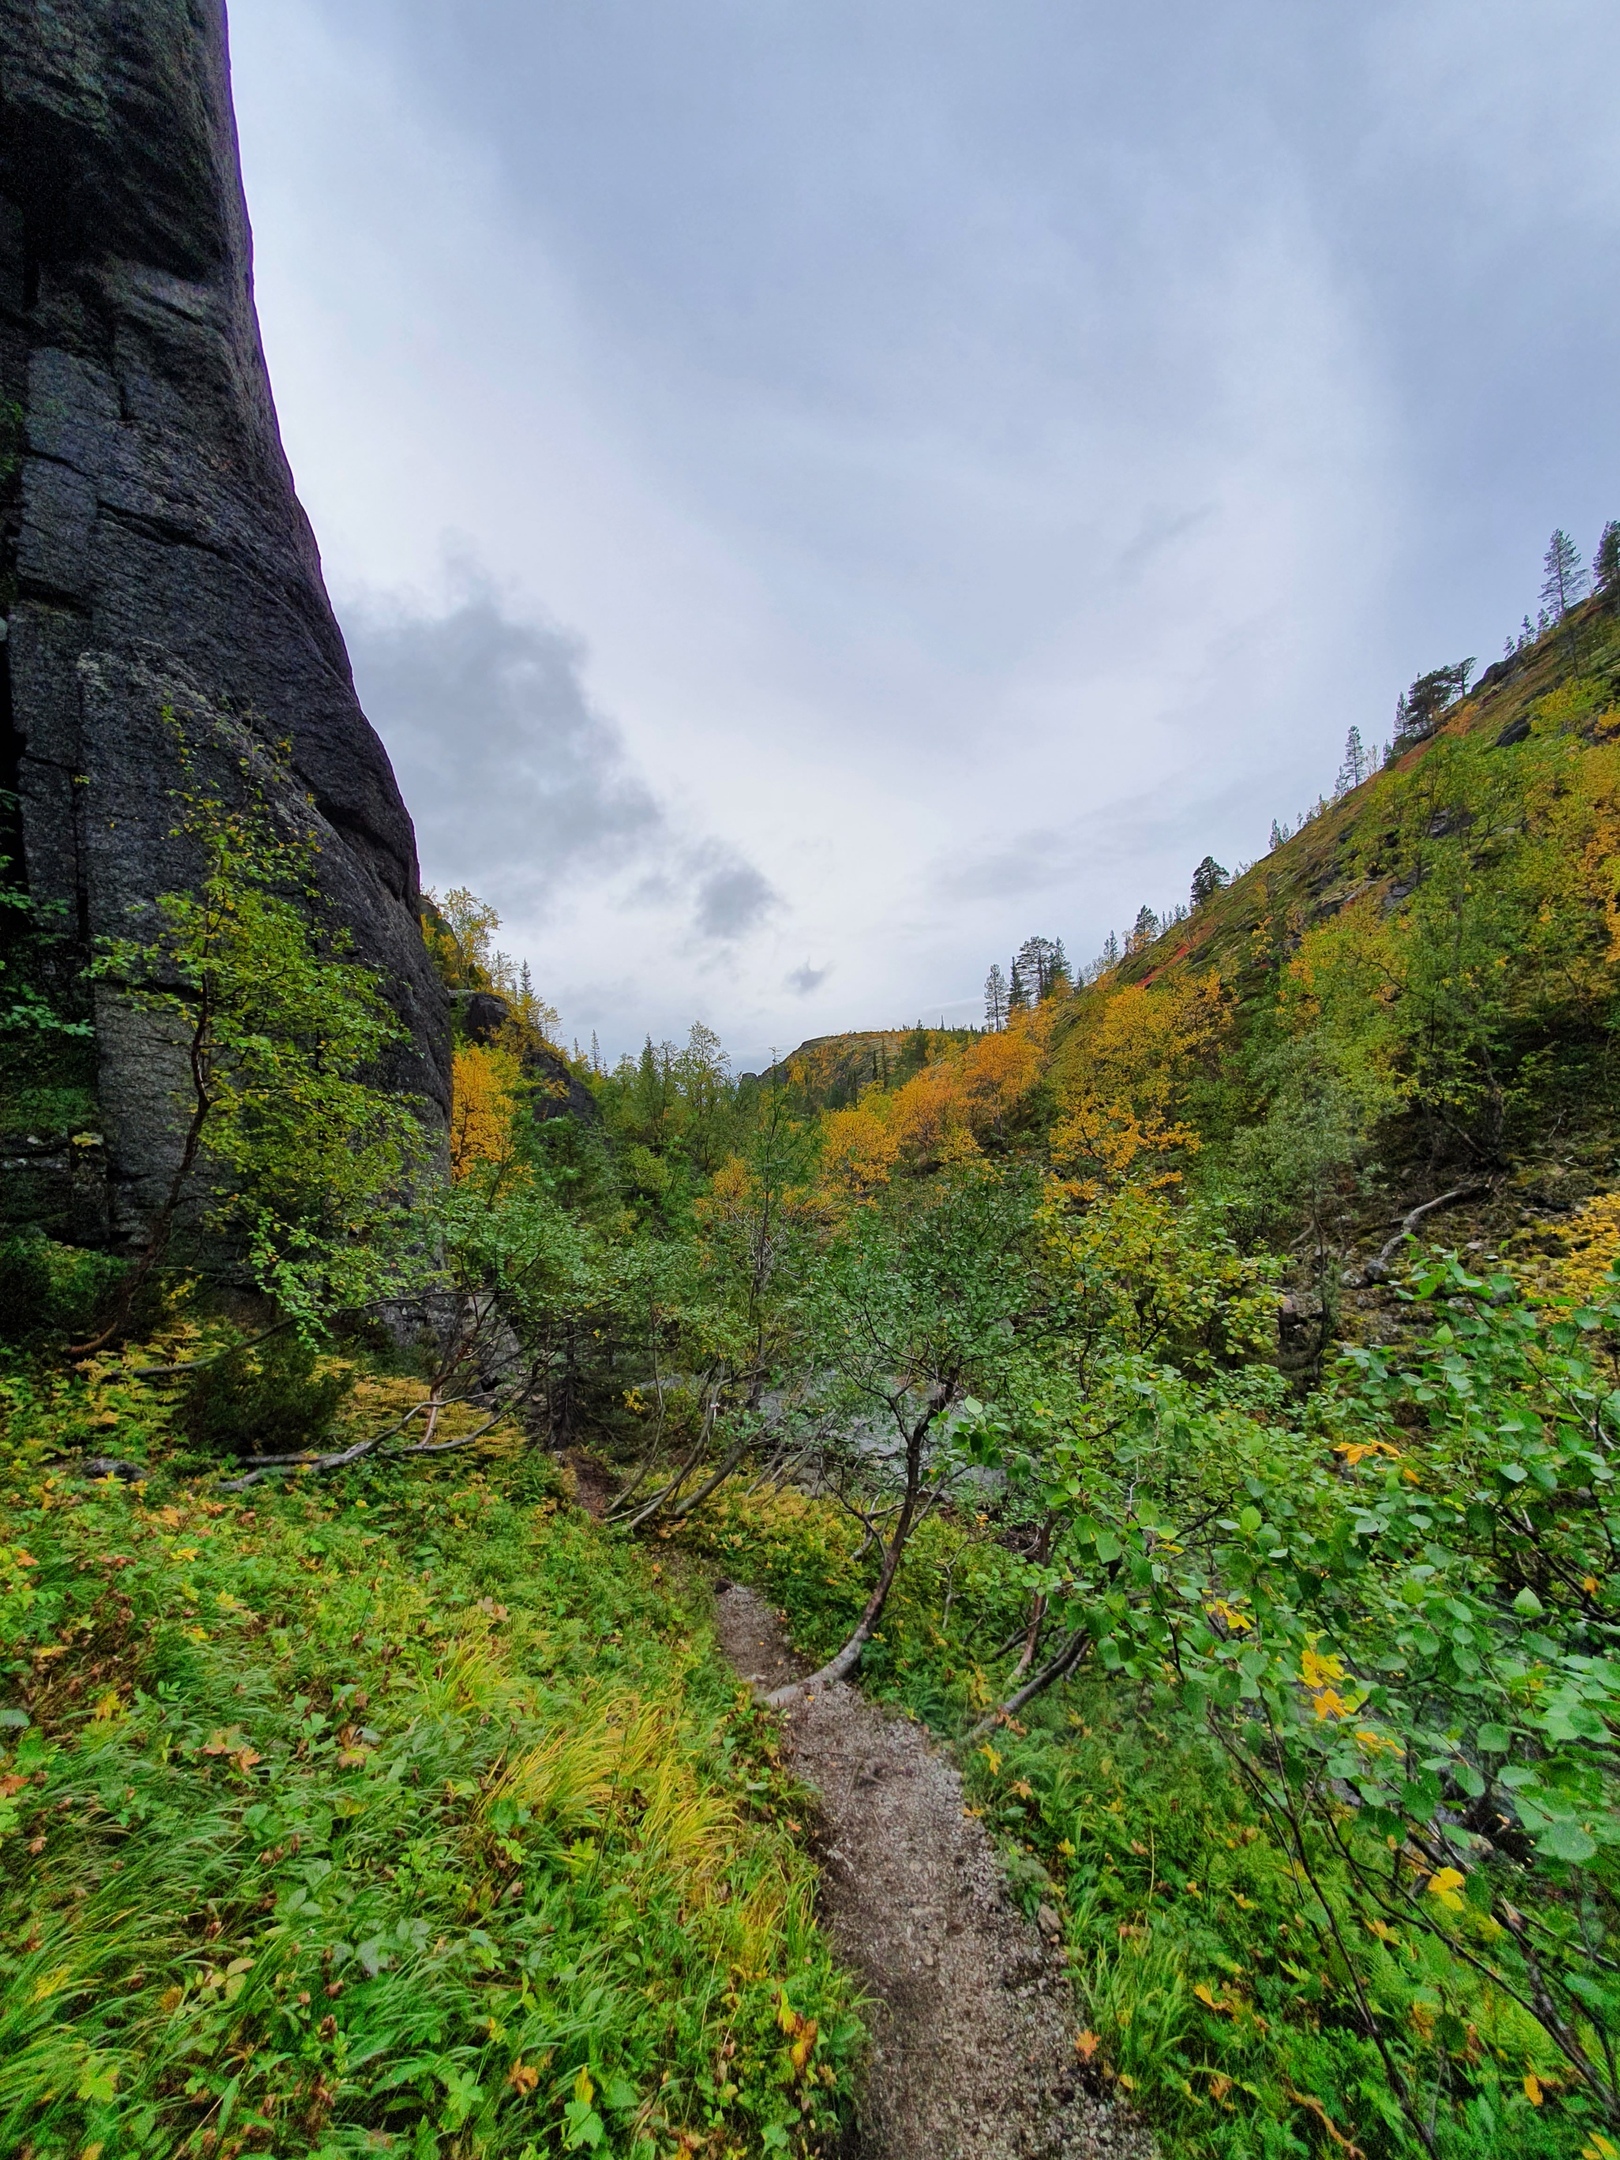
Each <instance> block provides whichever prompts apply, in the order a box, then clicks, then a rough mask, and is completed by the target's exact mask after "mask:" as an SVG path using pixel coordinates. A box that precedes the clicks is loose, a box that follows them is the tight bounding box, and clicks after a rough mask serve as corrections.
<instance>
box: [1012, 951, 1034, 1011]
mask: <svg viewBox="0 0 1620 2160" xmlns="http://www.w3.org/2000/svg"><path fill="white" fill-rule="evenodd" d="M1007 1010H1008V1012H1009V1013H1015V1012H1028V1011H1029V987H1028V985H1027V984H1026V983H1025V981H1024V977H1023V972H1022V970H1021V969H1020V968H1019V965H1018V962H1017V961H1016V960H1014V962H1013V964H1012V983H1011V985H1010V987H1009V988H1008V991H1007Z"/></svg>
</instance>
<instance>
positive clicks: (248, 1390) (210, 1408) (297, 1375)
mask: <svg viewBox="0 0 1620 2160" xmlns="http://www.w3.org/2000/svg"><path fill="white" fill-rule="evenodd" d="M353 1384H354V1382H353V1376H352V1374H351V1373H349V1372H347V1371H344V1370H341V1369H334V1368H331V1367H326V1368H324V1369H323V1367H322V1366H321V1364H320V1361H319V1360H318V1358H317V1357H316V1354H315V1351H314V1349H313V1348H312V1347H311V1346H310V1345H309V1344H308V1343H306V1342H305V1341H304V1340H303V1339H302V1338H301V1337H300V1336H299V1335H297V1334H295V1333H294V1332H293V1331H292V1330H291V1329H288V1330H285V1331H283V1332H282V1333H281V1334H279V1335H272V1336H270V1337H269V1338H268V1340H266V1341H264V1342H261V1343H255V1344H248V1343H237V1344H234V1345H233V1346H232V1347H231V1348H230V1349H228V1350H226V1351H224V1352H222V1353H221V1354H220V1355H218V1356H216V1357H211V1358H206V1359H204V1360H203V1361H202V1362H200V1363H199V1364H198V1365H197V1368H196V1370H195V1371H194V1372H192V1373H190V1374H189V1375H187V1377H186V1379H185V1381H184V1384H183V1386H182V1388H181V1390H180V1393H179V1398H178V1400H177V1402H176V1404H175V1408H174V1424H175V1426H176V1427H177V1428H178V1430H179V1431H181V1432H183V1433H184V1434H185V1436H186V1437H187V1439H188V1440H190V1441H192V1442H193V1443H194V1444H195V1445H196V1446H197V1447H200V1448H203V1449H205V1450H206V1451H207V1452H208V1453H210V1454H218V1455H238V1456H240V1455H290V1454H294V1453H297V1452H298V1451H299V1450H301V1449H304V1448H315V1447H318V1446H319V1445H320V1443H321V1442H322V1441H323V1440H325V1439H326V1437H327V1435H328V1434H329V1433H330V1432H331V1430H332V1426H333V1423H334V1422H335V1420H336V1418H337V1414H338V1412H339V1410H340V1409H341V1408H342V1406H343V1400H344V1397H345V1396H346V1395H347V1394H348V1393H349V1391H350V1389H351V1387H352V1386H353Z"/></svg>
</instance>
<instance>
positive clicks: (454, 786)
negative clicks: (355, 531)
mask: <svg viewBox="0 0 1620 2160" xmlns="http://www.w3.org/2000/svg"><path fill="white" fill-rule="evenodd" d="M456 583H457V586H458V588H459V590H458V592H457V596H456V599H455V604H454V605H453V606H452V607H451V608H450V610H449V611H448V612H447V613H445V614H441V615H428V614H422V613H416V612H412V611H410V610H408V609H407V608H405V607H403V606H401V605H400V604H398V603H395V604H392V605H383V606H379V605H377V604H376V603H375V602H362V603H361V604H360V605H358V606H354V607H350V608H348V609H346V610H345V631H346V635H347V638H348V645H349V657H350V660H351V661H352V663H353V666H354V676H355V683H356V686H357V688H358V689H359V692H360V697H361V702H362V703H363V704H364V706H365V708H366V710H367V712H368V713H369V714H370V716H371V719H372V721H373V723H374V725H375V726H376V728H377V731H378V733H379V734H380V735H381V736H382V738H383V740H384V742H385V743H386V744H387V746H388V751H389V755H390V756H391V757H392V759H393V761H394V770H395V772H396V774H397V775H398V778H399V784H400V787H401V789H402V790H403V792H404V795H405V800H406V801H407V803H409V805H410V808H411V813H412V815H413V817H414V818H415V820H416V831H417V842H418V846H419V848H420V851H421V855H422V860H423V865H424V874H426V875H427V876H429V877H438V878H444V879H448V880H451V881H454V882H462V881H465V882H467V883H469V884H473V885H477V886H479V888H480V889H481V890H482V889H484V888H485V887H487V886H490V885H494V884H499V885H500V886H501V887H502V888H503V889H504V890H505V891H506V893H508V894H509V895H513V896H519V895H521V896H522V897H523V898H525V899H529V900H533V899H537V898H538V897H539V896H540V895H541V893H543V892H544V891H545V890H546V889H547V888H549V887H551V886H553V885H554V884H555V883H556V881H557V880H558V879H560V878H561V877H563V876H565V875H567V874H570V873H572V872H575V871H577V870H580V869H582V868H586V867H589V868H591V869H594V870H602V869H612V868H616V867H617V866H618V865H619V864H621V863H623V862H625V861H626V860H627V859H629V858H630V857H631V856H633V855H635V854H637V853H644V852H646V851H648V850H649V849H650V848H651V847H653V846H656V845H657V844H658V843H659V842H660V841H661V840H662V839H663V837H664V833H665V827H666V817H665V812H664V808H663V806H662V804H661V803H660V802H659V801H658V799H657V797H656V796H655V795H654V794H653V792H652V790H651V789H650V788H649V787H648V785H647V783H646V782H645V781H644V780H643V779H642V778H641V776H640V775H639V774H638V773H637V772H636V770H635V768H634V767H633V766H632V764H631V763H630V761H629V759H628V757H627V756H626V753H625V748H624V743H623V740H622V738H621V736H620V734H619V730H618V729H617V727H616V726H615V725H614V723H613V722H612V721H611V720H610V719H608V718H607V717H606V716H605V715H604V714H602V713H600V712H598V711H597V710H596V709H595V707H594V706H593V705H592V703H591V700H590V697H589V694H588V693H587V691H586V688H585V684H584V680H583V675H582V669H583V664H584V658H585V649H584V646H583V645H582V643H581V642H580V640H579V639H578V638H576V637H573V636H572V635H570V633H569V632H567V631H565V630H562V629H559V628H558V627H557V626H556V625H554V624H551V623H546V622H540V621H524V620H522V619H520V618H517V617H514V616H513V615H510V614H508V613H507V612H506V611H505V609H504V608H503V606H502V604H501V601H500V599H499V597H498V595H497V594H496V593H495V591H494V589H493V588H492V587H491V586H490V585H489V584H488V582H487V581H486V580H485V579H483V578H482V577H480V576H479V575H478V574H477V573H476V572H473V571H468V570H466V569H464V568H463V569H460V570H458V571H457V573H456Z"/></svg>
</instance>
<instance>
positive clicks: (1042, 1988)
mask: <svg viewBox="0 0 1620 2160" xmlns="http://www.w3.org/2000/svg"><path fill="white" fill-rule="evenodd" d="M715 1605H716V1614H717V1621H718V1628H719V1635H720V1642H721V1646H722V1648H723V1649H724V1651H725V1653H726V1655H727V1657H728V1658H729V1659H730V1660H731V1662H732V1664H733V1665H734V1666H735V1667H736V1668H737V1671H738V1673H739V1674H740V1675H741V1676H742V1677H743V1678H744V1679H745V1680H747V1681H749V1682H750V1683H751V1684H753V1685H754V1686H756V1687H758V1688H761V1689H767V1690H768V1689H770V1688H775V1687H780V1686H782V1685H783V1684H784V1683H785V1682H787V1681H789V1680H794V1679H799V1678H802V1677H803V1675H804V1674H805V1672H806V1671H808V1670H809V1667H808V1665H807V1664H806V1663H805V1661H804V1660H802V1659H800V1658H798V1657H796V1656H795V1655H794V1653H793V1651H792V1649H791V1647H790V1646H789V1644H788V1642H787V1640H786V1638H785V1636H784V1634H783V1631H782V1629H781V1627H780V1625H779V1624H778V1622H777V1619H776V1616H775V1614H774V1613H773V1612H772V1611H771V1609H770V1607H769V1606H767V1605H766V1604H765V1602H764V1601H763V1599H761V1598H759V1597H757V1596H756V1595H755V1594H754V1592H753V1591H751V1590H745V1589H743V1588H742V1587H741V1586H740V1585H739V1584H727V1585H725V1586H723V1587H722V1588H721V1590H720V1592H719V1595H718V1596H717V1598H716V1601H715ZM783 1730H784V1733H785V1736H786V1741H787V1745H786V1748H785V1750H784V1753H785V1755H786V1757H787V1759H788V1760H789V1761H790V1762H791V1765H792V1768H793V1770H794V1771H795V1773H796V1774H797V1775H798V1776H799V1777H800V1778H802V1779H803V1780H804V1782H805V1784H806V1785H808V1786H811V1787H812V1788H813V1789H814V1790H815V1792H816V1793H817V1794H818V1795H819V1798H820V1817H821V1820H820V1825H819V1840H818V1852H819V1858H820V1860H821V1864H822V1898H821V1916H822V1919H823V1921H824V1922H825V1924H826V1926H827V1928H828V1929H829V1931H830V1933H831V1935H832V1938H833V1941H834V1942H835V1944H836V1945H837V1948H838V1952H839V1955H840V1956H841V1957H842V1959H843V1960H844V1962H845V1964H846V1965H847V1966H848V1967H849V1968H850V1970H851V1971H853V1972H855V1973H856V1974H858V1975H859V1977H860V1979H861V1981H862V1982H863V1983H864V1985H865V1988H866V1990H867V1992H868V1994H869V1995H870V1996H871V1998H872V2000H873V2009H872V2012H871V2016H872V2028H873V2047H872V2057H871V2061H870V2065H869V2069H868V2074H867V2080H866V2090H865V2097H864V2101H863V2104H862V2113H861V2121H860V2126H859V2133H858V2138H857V2142H856V2145H855V2148H854V2151H853V2154H852V2155H851V2160H1150V2156H1151V2152H1152V2146H1151V2142H1150V2140H1149V2139H1148V2137H1147V2135H1146V2133H1145V2132H1144V2131H1143V2130H1142V2129H1141V2128H1140V2126H1138V2125H1136V2124H1134V2123H1132V2122H1130V2121H1129V2120H1128V2118H1127V2117H1125V2116H1124V2115H1123V2114H1122V2113H1121V2112H1120V2111H1119V2110H1118V2109H1116V2108H1115V2107H1114V2106H1113V2105H1112V2104H1111V2103H1109V2102H1108V2101H1106V2100H1103V2099H1100V2098H1098V2097H1097V2096H1095V2095H1094V2094H1092V2093H1090V2092H1088V2091H1087V2090H1086V2089H1085V2087H1084V2085H1083V2084H1082V2082H1081V2079H1080V2077H1079V2074H1078V2064H1077V2061H1076V2055H1075V2046H1074V2042H1075V2035H1076V2031H1077V2029H1078V2020H1077V2018H1076V2014H1075V2009H1074V2003H1073V1998H1072V1995H1071V1991H1070V1987H1069V1980H1068V1974H1067V1972H1066V1971H1065V1969H1064V1966H1063V1963H1062V1960H1061V1956H1060V1954H1059V1953H1058V1951H1057V1950H1056V1948H1055V1947H1054V1946H1052V1945H1049V1944H1048V1943H1047V1942H1046V1941H1045V1940H1044V1939H1043V1937H1042V1935H1041V1932H1040V1930H1039V1929H1038V1928H1036V1927H1033V1926H1031V1924H1030V1923H1029V1922H1028V1921H1027V1920H1026V1919H1025V1918H1024V1916H1023V1914H1022V1913H1020V1912H1019V1911H1018V1909H1017V1908H1016V1906H1014V1905H1013V1903H1012V1901H1011V1899H1010V1898H1009V1896H1008V1895H1007V1890H1006V1886H1005V1884H1004V1882H1003V1880H1002V1876H1001V1871H1000V1869H999V1867H998V1866H997V1864H996V1857H995V1852H994V1849H993V1847H992V1845H991V1842H990V1838H989V1835H988V1833H987V1832H986V1831H985V1828H984V1826H983V1824H982V1823H981V1822H979V1820H978V1819H977V1818H976V1817H975V1816H972V1815H969V1814H968V1813H967V1812H966V1809H965V1808H964V1806H963V1801H962V1781H961V1778H960V1776H959V1775H958V1773H957V1772H956V1770H954V1769H953V1768H952V1767H951V1765H950V1764H949V1763H948V1762H947V1761H946V1760H945V1759H944V1757H943V1756H942V1755H941V1754H940V1753H939V1752H938V1751H937V1750H936V1749H935V1748H934V1747H933V1746H932V1745H931V1744H930V1742H929V1740H928V1739H927V1737H926V1736H925V1734H924V1733H923V1731H922V1730H921V1728H920V1727H919V1726H917V1725H915V1724H913V1723H912V1722H911V1721H910V1720H909V1719H908V1718H905V1717H902V1716H899V1715H896V1714H893V1713H890V1712H886V1711H883V1710H880V1709H878V1708H877V1707H876V1706H875V1705H873V1704H872V1703H869V1702H868V1701H867V1700H866V1699H865V1697H864V1696H862V1695H861V1694H860V1693H859V1692H858V1690H856V1689H855V1688H852V1687H849V1686H847V1685H842V1684H840V1685H837V1686H834V1687H830V1688H826V1689H820V1690H817V1692H816V1693H815V1694H814V1695H813V1696H810V1697H807V1698H804V1699H802V1700H801V1701H799V1702H797V1703H796V1704H795V1705H794V1706H793V1707H792V1708H791V1709H790V1710H787V1711H785V1712H784V1713H783Z"/></svg>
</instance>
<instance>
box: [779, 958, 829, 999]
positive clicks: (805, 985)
mask: <svg viewBox="0 0 1620 2160" xmlns="http://www.w3.org/2000/svg"><path fill="white" fill-rule="evenodd" d="M831 973H832V969H831V968H830V967H819V968H818V967H812V966H811V965H810V963H809V961H808V960H807V961H806V962H805V963H804V966H803V967H797V968H795V969H794V970H793V972H792V974H791V975H786V976H784V977H783V988H784V989H787V990H795V991H797V992H798V994H799V996H800V997H808V996H809V995H810V993H811V991H812V990H819V989H820V988H821V986H822V984H823V983H824V982H825V981H826V980H827V977H828V976H829V975H830V974H831Z"/></svg>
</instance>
